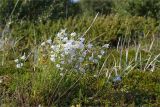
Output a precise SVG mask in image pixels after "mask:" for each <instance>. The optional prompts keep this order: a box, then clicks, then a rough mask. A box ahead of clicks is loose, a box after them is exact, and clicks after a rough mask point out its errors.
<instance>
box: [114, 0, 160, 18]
mask: <svg viewBox="0 0 160 107" xmlns="http://www.w3.org/2000/svg"><path fill="white" fill-rule="evenodd" d="M114 9H115V11H116V13H120V14H124V15H136V16H145V17H152V18H155V19H159V18H160V1H159V0H116V2H115V8H114Z"/></svg>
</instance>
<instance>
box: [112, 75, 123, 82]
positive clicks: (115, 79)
mask: <svg viewBox="0 0 160 107" xmlns="http://www.w3.org/2000/svg"><path fill="white" fill-rule="evenodd" d="M121 80H122V79H121V77H120V76H116V77H115V78H114V79H113V81H114V82H117V81H121Z"/></svg>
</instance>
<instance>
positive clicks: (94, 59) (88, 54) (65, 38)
mask: <svg viewBox="0 0 160 107" xmlns="http://www.w3.org/2000/svg"><path fill="white" fill-rule="evenodd" d="M47 44H48V45H49V47H48V45H47ZM41 46H42V47H46V48H48V50H50V52H49V59H50V61H51V62H52V63H53V64H54V65H55V67H56V68H57V69H59V70H61V71H63V70H69V69H74V70H76V71H81V72H85V71H86V69H87V65H89V64H98V63H99V60H100V59H101V58H102V57H103V56H104V55H105V53H106V49H107V48H108V47H109V44H105V45H104V46H102V47H100V50H99V47H98V46H94V45H93V44H91V43H86V41H85V38H84V37H81V36H79V35H77V34H76V33H75V32H72V33H71V34H68V33H66V29H62V30H61V31H60V32H58V33H57V35H56V37H55V38H54V40H53V41H52V40H51V39H49V40H47V41H45V42H42V43H41Z"/></svg>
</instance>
